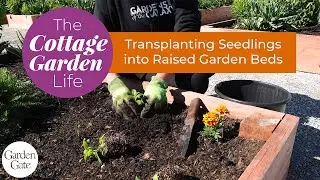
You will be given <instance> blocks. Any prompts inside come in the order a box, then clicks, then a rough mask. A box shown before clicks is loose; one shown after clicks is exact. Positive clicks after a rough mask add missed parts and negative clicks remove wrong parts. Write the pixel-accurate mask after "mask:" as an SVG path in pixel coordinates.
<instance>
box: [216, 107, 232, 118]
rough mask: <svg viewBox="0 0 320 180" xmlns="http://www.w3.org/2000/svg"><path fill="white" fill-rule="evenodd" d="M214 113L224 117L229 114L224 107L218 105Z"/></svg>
mask: <svg viewBox="0 0 320 180" xmlns="http://www.w3.org/2000/svg"><path fill="white" fill-rule="evenodd" d="M216 112H217V113H219V114H220V115H222V116H223V115H226V114H229V110H228V109H227V107H226V106H225V105H220V106H219V107H218V108H217V109H216Z"/></svg>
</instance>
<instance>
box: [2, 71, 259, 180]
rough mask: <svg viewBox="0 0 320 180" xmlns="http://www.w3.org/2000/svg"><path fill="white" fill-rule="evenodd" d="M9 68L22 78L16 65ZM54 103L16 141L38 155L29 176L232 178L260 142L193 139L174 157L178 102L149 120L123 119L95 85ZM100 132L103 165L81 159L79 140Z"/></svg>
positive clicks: (121, 179) (180, 120)
mask: <svg viewBox="0 0 320 180" xmlns="http://www.w3.org/2000/svg"><path fill="white" fill-rule="evenodd" d="M11 70H12V71H13V72H15V73H16V74H18V75H19V76H21V77H23V76H24V70H23V69H22V68H21V66H20V67H19V66H17V67H15V68H11ZM21 71H22V72H21ZM59 101H60V106H59V110H56V111H57V113H58V115H55V116H54V117H51V118H47V119H44V120H43V121H41V122H39V125H38V126H35V127H28V129H26V130H25V131H26V132H25V133H24V134H23V136H21V137H17V139H16V140H22V141H26V142H28V143H30V144H32V145H33V146H34V147H35V148H36V150H37V152H38V155H39V165H38V168H37V170H36V172H35V173H34V174H33V175H32V176H31V177H30V178H29V179H115V180H130V179H132V180H133V179H134V178H135V176H138V177H139V178H140V179H141V180H145V179H151V177H152V176H153V175H154V174H155V173H158V174H159V177H160V178H159V179H160V180H162V179H165V180H167V179H168V180H169V179H172V180H173V179H177V180H178V179H208V180H212V179H220V180H221V179H228V180H230V179H238V178H239V177H240V175H241V174H242V173H243V172H244V170H245V168H246V167H247V166H248V165H249V164H250V162H251V161H252V159H253V158H254V156H255V155H256V153H257V152H258V151H259V149H260V148H261V147H262V145H263V144H264V142H262V141H257V140H249V139H241V138H239V137H232V138H231V139H228V140H227V141H225V142H221V143H213V142H212V141H210V140H208V139H202V138H198V142H199V146H198V148H197V151H196V152H195V153H194V154H192V155H190V156H189V157H188V158H186V159H180V158H178V153H179V152H178V149H177V147H178V144H177V141H178V139H179V137H180V135H181V134H180V131H181V130H182V126H183V123H184V118H185V117H186V111H185V109H186V107H184V106H182V105H178V104H174V105H170V106H169V107H168V108H167V109H166V111H165V112H164V113H163V114H157V115H154V116H153V117H152V118H148V119H140V118H136V119H132V120H126V119H123V118H121V117H119V116H118V115H116V114H115V113H114V111H113V110H112V109H111V97H110V95H109V94H108V93H107V92H105V91H104V90H103V88H101V87H100V88H98V89H97V90H96V91H94V92H92V93H90V94H88V95H86V96H84V97H82V98H77V99H69V100H59ZM229 122H231V124H233V122H235V121H233V120H230V121H229ZM39 127H41V128H40V129H41V130H40V129H39ZM34 129H37V131H34ZM104 134H105V137H107V139H108V141H109V142H110V143H109V147H108V150H109V153H108V154H107V156H105V157H104V158H103V159H102V161H103V164H99V162H98V161H95V160H89V161H87V162H85V161H84V160H83V148H82V141H83V139H84V138H86V139H89V140H90V141H89V145H93V144H95V143H96V142H97V140H98V138H99V137H101V136H102V135H104ZM5 146H6V144H1V145H0V148H1V149H3V148H4V147H5ZM188 177H189V178H188ZM2 178H3V179H4V178H6V176H5V175H3V176H2V177H1V169H0V179H2Z"/></svg>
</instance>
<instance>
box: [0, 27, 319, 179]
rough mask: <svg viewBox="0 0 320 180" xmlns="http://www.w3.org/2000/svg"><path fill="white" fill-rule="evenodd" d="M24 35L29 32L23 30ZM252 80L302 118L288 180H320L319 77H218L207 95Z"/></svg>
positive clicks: (10, 35) (9, 34) (8, 35)
mask: <svg viewBox="0 0 320 180" xmlns="http://www.w3.org/2000/svg"><path fill="white" fill-rule="evenodd" d="M21 31H22V33H23V34H24V33H25V32H26V31H25V30H21ZM3 40H8V41H10V42H16V40H17V39H16V34H15V32H14V30H12V29H9V28H7V27H5V28H4V32H3V37H2V39H0V41H3ZM231 79H251V80H260V81H264V82H269V83H273V84H275V85H279V86H281V87H283V88H285V89H287V90H288V91H290V92H291V93H292V96H293V98H292V100H291V101H290V102H289V104H288V106H287V113H289V114H293V115H296V116H298V117H300V124H299V127H298V132H297V136H296V142H295V145H294V150H293V155H292V160H291V167H290V170H289V176H288V180H304V179H306V180H316V179H317V180H320V75H319V74H310V73H302V72H297V73H295V74H237V73H232V74H216V75H214V76H213V77H212V78H211V79H210V86H209V89H208V91H207V94H211V95H212V94H215V92H214V86H215V85H216V84H217V83H219V82H221V81H225V80H231Z"/></svg>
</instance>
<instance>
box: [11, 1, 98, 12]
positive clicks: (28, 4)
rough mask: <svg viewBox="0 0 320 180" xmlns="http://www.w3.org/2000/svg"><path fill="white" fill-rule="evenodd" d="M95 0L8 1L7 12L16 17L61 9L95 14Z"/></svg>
mask: <svg viewBox="0 0 320 180" xmlns="http://www.w3.org/2000/svg"><path fill="white" fill-rule="evenodd" d="M94 5H95V1H94V0H58V1H56V0H8V1H7V2H6V7H7V10H8V12H9V13H10V14H14V15H37V14H43V13H46V12H48V11H50V10H51V9H55V8H60V7H74V8H79V9H83V10H85V11H88V12H90V13H93V10H94Z"/></svg>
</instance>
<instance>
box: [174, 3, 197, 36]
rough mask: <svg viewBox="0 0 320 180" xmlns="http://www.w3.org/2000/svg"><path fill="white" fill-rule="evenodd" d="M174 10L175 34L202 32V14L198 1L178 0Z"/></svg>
mask: <svg viewBox="0 0 320 180" xmlns="http://www.w3.org/2000/svg"><path fill="white" fill-rule="evenodd" d="M174 9H175V13H174V18H175V26H174V31H175V32H200V28H201V14H200V11H199V9H198V0H176V1H175V2H174Z"/></svg>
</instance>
